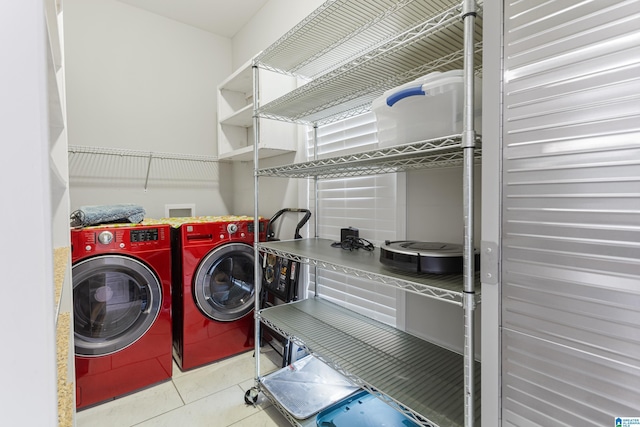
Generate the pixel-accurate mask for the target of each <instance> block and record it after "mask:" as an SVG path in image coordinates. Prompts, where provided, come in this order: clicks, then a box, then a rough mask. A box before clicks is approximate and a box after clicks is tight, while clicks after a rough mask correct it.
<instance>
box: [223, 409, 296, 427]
mask: <svg viewBox="0 0 640 427" xmlns="http://www.w3.org/2000/svg"><path fill="white" fill-rule="evenodd" d="M290 425H291V423H289V421H287V419H286V418H285V417H283V416H282V414H280V412H278V410H277V409H276V408H275V407H273V406H270V407H268V408H266V409H265V410H264V411H260V412H258V413H257V414H255V415H251V416H250V417H247V418H244V419H242V420H240V421H238V422H237V423H234V424H231V426H230V427H287V426H290Z"/></svg>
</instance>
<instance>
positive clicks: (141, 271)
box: [72, 255, 162, 356]
mask: <svg viewBox="0 0 640 427" xmlns="http://www.w3.org/2000/svg"><path fill="white" fill-rule="evenodd" d="M72 277H73V279H72V280H73V312H74V313H73V315H74V332H75V351H76V354H78V355H84V356H101V355H106V354H110V353H113V352H116V351H119V350H121V349H123V348H125V347H127V346H129V345H131V344H133V343H134V342H136V341H137V340H138V339H139V338H140V337H142V336H143V335H144V334H145V332H147V330H149V328H150V327H151V325H152V324H153V322H154V321H155V319H156V317H157V316H158V313H159V312H160V309H161V301H162V286H161V283H160V282H159V280H158V279H157V277H156V275H155V274H154V273H153V272H152V271H151V270H150V269H149V267H147V266H146V265H145V264H143V263H142V262H140V261H138V260H136V259H133V258H129V257H126V256H120V255H101V256H98V257H96V258H90V259H86V260H84V261H80V262H78V263H77V264H74V265H73V267H72Z"/></svg>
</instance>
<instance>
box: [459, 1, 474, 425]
mask: <svg viewBox="0 0 640 427" xmlns="http://www.w3.org/2000/svg"><path fill="white" fill-rule="evenodd" d="M475 18H476V4H475V0H464V3H463V8H462V19H463V20H464V66H463V70H464V106H463V109H464V110H463V127H462V148H463V154H464V160H463V162H464V167H463V187H464V188H463V199H464V200H463V210H464V212H463V214H464V249H463V250H464V254H463V260H464V262H463V280H464V301H463V311H464V354H463V356H464V425H465V427H473V425H474V420H475V414H474V402H475V396H474V356H475V342H474V336H473V334H474V311H475V283H474V274H475V265H474V263H475V257H474V244H473V233H474V228H473V222H474V215H473V214H474V186H473V181H474V149H475V141H476V135H475V129H474V120H475V111H474V108H475V99H474V94H475V88H474V85H475V81H474V32H475Z"/></svg>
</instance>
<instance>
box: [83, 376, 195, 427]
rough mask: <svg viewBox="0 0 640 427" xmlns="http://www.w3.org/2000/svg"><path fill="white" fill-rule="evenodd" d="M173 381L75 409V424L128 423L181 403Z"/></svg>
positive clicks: (110, 425) (94, 426)
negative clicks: (95, 404)
mask: <svg viewBox="0 0 640 427" xmlns="http://www.w3.org/2000/svg"><path fill="white" fill-rule="evenodd" d="M183 405H184V403H183V402H182V399H181V398H180V395H179V394H178V392H177V390H176V388H175V387H174V385H173V382H171V381H167V382H164V383H162V384H158V385H156V386H153V387H149V388H147V389H144V390H141V391H139V392H136V393H133V394H130V395H128V396H124V397H120V398H118V399H116V400H113V401H110V402H106V403H103V404H101V405H98V406H94V407H92V408H88V409H85V410H82V411H78V413H77V414H76V425H77V427H103V426H104V427H114V426H118V427H128V426H132V425H135V424H137V423H140V422H142V421H144V420H147V419H149V418H152V417H155V416H157V415H160V414H162V413H165V412H168V411H171V410H173V409H176V408H179V407H181V406H183Z"/></svg>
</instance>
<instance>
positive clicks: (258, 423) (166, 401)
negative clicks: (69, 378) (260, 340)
mask: <svg viewBox="0 0 640 427" xmlns="http://www.w3.org/2000/svg"><path fill="white" fill-rule="evenodd" d="M274 361H275V363H274ZM277 363H278V360H277V353H275V352H273V351H270V350H266V349H265V350H264V351H263V352H262V353H261V359H260V372H261V374H262V375H264V374H265V373H268V372H271V371H274V370H276V369H278V367H279V364H277ZM254 376H255V361H254V358H253V351H250V352H248V353H243V354H241V355H238V356H235V357H232V358H229V359H225V360H222V361H220V362H216V363H213V364H210V365H206V366H204V367H202V368H197V369H193V370H190V371H187V372H182V371H180V369H179V368H178V366H177V365H176V364H175V362H174V364H173V377H172V378H171V380H170V381H166V382H163V383H161V384H158V385H155V386H152V387H149V388H146V389H144V390H141V391H139V392H136V393H133V394H130V395H127V396H124V397H120V398H118V399H115V400H113V401H109V402H106V403H103V404H101V405H97V406H94V407H91V408H87V409H84V410H81V411H78V413H77V414H76V425H77V427H102V426H104V427H130V426H136V427H138V426H140V427H152V426H153V427H164V426H166V427H174V426H188V427H199V426H210V427H228V426H233V427H279V426H290V425H291V424H290V423H289V422H288V421H287V420H286V419H285V418H284V417H283V416H282V415H281V414H280V413H279V412H278V410H277V409H276V408H275V407H273V406H272V405H271V403H270V402H269V401H268V400H267V399H266V398H265V397H264V396H263V395H262V394H261V395H260V396H259V398H258V402H257V404H256V406H255V407H254V406H251V405H246V404H245V403H244V393H245V391H246V390H248V389H249V388H251V387H252V386H253V384H254V379H253V378H254Z"/></svg>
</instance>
